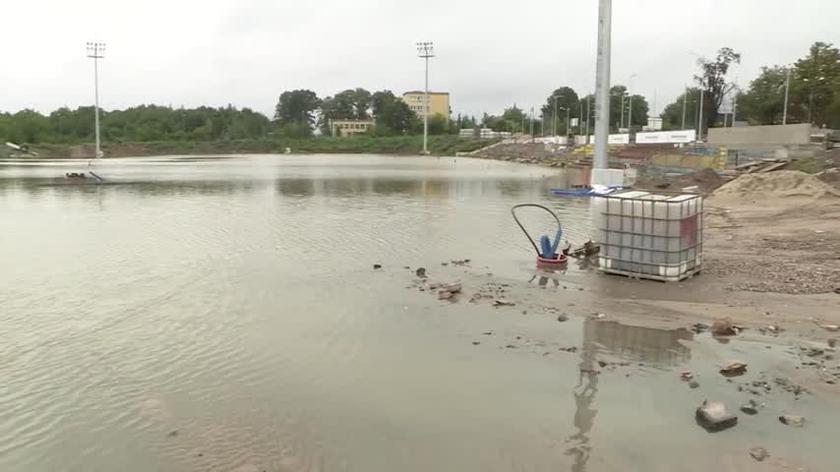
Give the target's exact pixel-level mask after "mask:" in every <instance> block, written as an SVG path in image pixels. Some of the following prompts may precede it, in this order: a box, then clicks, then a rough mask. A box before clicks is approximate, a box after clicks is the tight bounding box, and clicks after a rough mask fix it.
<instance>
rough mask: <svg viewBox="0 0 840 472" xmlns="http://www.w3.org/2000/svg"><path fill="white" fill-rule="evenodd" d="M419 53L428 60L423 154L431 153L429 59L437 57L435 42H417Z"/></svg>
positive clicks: (424, 100)
mask: <svg viewBox="0 0 840 472" xmlns="http://www.w3.org/2000/svg"><path fill="white" fill-rule="evenodd" d="M417 53H418V56H420V57H421V58H422V59H423V60H425V61H426V88H425V89H424V90H425V91H424V93H423V102H424V104H423V154H424V155H425V154H428V153H429V59H430V58H432V57H435V45H434V43H432V42H430V41H427V42H420V43H417Z"/></svg>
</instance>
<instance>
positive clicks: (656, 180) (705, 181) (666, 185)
mask: <svg viewBox="0 0 840 472" xmlns="http://www.w3.org/2000/svg"><path fill="white" fill-rule="evenodd" d="M724 182H725V181H724V180H723V178H722V177H721V176H720V175H718V173H717V172H715V171H714V170H712V169H702V170H698V171H695V172H690V173H688V174H683V175H680V176H664V175H646V176H642V177H640V178H639V179H638V180H637V181H636V183H635V184H633V188H637V189H642V190H648V191H651V192H656V191H657V190H665V191H668V192H679V191H681V190H682V189H683V188H686V187H694V186H697V187H699V189H700V193H703V194H708V193H711V192H712V191H714V190H715V189H716V188H718V187H720V186H721V185H723V183H724Z"/></svg>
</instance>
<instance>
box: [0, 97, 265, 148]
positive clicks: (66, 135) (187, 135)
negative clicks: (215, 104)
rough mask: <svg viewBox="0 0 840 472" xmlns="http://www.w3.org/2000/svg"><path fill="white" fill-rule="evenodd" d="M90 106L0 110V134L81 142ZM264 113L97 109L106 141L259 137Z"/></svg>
mask: <svg viewBox="0 0 840 472" xmlns="http://www.w3.org/2000/svg"><path fill="white" fill-rule="evenodd" d="M93 123H94V108H93V107H79V108H76V109H75V110H71V109H69V108H66V107H62V108H59V109H58V110H55V111H53V112H52V113H50V114H48V115H43V114H41V113H38V112H36V111H33V110H22V111H19V112H17V113H14V114H11V113H0V139H5V140H6V141H12V142H16V143H30V144H38V143H81V142H90V141H92V140H93V139H94V132H95V131H94V125H93ZM270 129H271V123H270V121H269V120H268V118H266V117H265V115H263V114H261V113H258V112H255V111H253V110H251V109H249V108H242V109H237V108H235V107H233V106H227V107H223V108H212V107H199V108H192V109H186V108H171V107H163V106H156V105H141V106H137V107H131V108H127V109H125V110H113V111H105V110H100V132H101V135H102V139H103V140H105V141H109V142H147V141H219V140H236V139H252V138H259V137H264V136H266V134H267V133H268V132H269V131H270Z"/></svg>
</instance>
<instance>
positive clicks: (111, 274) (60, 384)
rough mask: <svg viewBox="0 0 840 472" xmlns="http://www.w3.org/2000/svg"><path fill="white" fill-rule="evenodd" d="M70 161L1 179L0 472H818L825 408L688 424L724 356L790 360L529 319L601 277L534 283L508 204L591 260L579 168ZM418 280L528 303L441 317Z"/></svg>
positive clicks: (811, 402)
mask: <svg viewBox="0 0 840 472" xmlns="http://www.w3.org/2000/svg"><path fill="white" fill-rule="evenodd" d="M86 167H87V164H86V162H83V161H72V162H71V161H50V162H48V163H45V162H26V163H21V162H13V163H6V164H2V163H0V261H2V268H3V270H2V271H0V287H2V288H0V309H1V310H2V314H0V470H3V471H61V470H67V471H97V470H103V471H105V470H124V471H130V472H133V471H149V470H161V471H197V470H201V471H205V470H210V471H237V472H246V471H247V472H252V471H397V470H399V471H432V470H440V471H444V470H453V471H455V470H457V471H509V470H515V471H544V470H545V471H548V470H551V471H557V470H573V471H581V472H582V471H615V470H645V471H660V470H661V471H670V470H677V469H679V470H692V471H693V470H697V471H701V470H709V469H715V468H716V469H723V470H752V469H751V468H752V467H757V463H755V462H754V461H753V460H752V459H751V458H750V457H749V456H748V455H747V454H746V451H747V450H748V449H749V447H752V446H756V445H761V446H764V447H767V449H768V450H770V452H771V455H772V456H773V457H784V458H785V460H786V461H788V462H789V463H791V464H796V465H798V464H803V465H806V466H808V467H811V468H812V469H811V470H833V466H835V465H836V462H835V461H833V457H832V455H831V454H829V452H830V451H829V444H832V443H833V442H834V440H835V439H834V436H835V433H836V425H838V424H840V408H837V407H838V406H840V405H838V404H837V402H836V401H835V400H833V399H831V398H825V397H822V396H820V395H816V394H815V395H807V396H803V397H800V398H799V399H797V398H795V397H794V396H793V395H791V394H789V393H787V392H782V391H777V390H778V389H777V390H774V391H773V393H772V395H769V394H768V396H767V397H766V398H763V399H762V401H764V402H767V403H768V406H767V409H768V413H766V414H765V413H761V414H759V415H757V416H756V417H751V418H742V419H741V423H740V424H739V425H738V427H737V428H735V429H733V430H729V431H726V432H722V433H717V434H714V435H711V434H709V433H706V432H705V431H704V430H702V429H700V428H699V427H698V426H697V425H696V424H694V420H693V415H694V408H695V407H696V405H697V404H699V402H701V401H702V400H703V399H704V398H707V397H709V396H711V397H714V398H713V399H719V400H724V401H726V402H727V404H728V405H730V407H731V408H733V409H734V408H737V406H738V402H739V401H740V402H741V403H743V399H744V395H743V394H742V393H741V392H738V391H737V390H736V389H735V385H736V384H734V383H728V382H726V381H725V379H723V378H722V377H721V376H720V375H718V374H717V372H716V370H715V369H716V363H720V362H723V361H724V360H726V359H727V358H730V357H735V358H738V359H741V360H745V361H748V362H749V363H750V372H754V373H755V374H757V373H758V372H760V371H765V370H766V371H770V370H774V369H777V368H778V367H779V366H780V365H781V366H787V367H789V368H790V369H793V367H792V366H793V365H794V364H795V359H794V358H793V356H791V353H790V349H789V348H787V347H785V346H782V345H777V344H773V343H771V342H769V341H766V340H754V341H752V342H743V343H737V344H736V343H730V344H727V345H720V344H718V343H717V342H715V341H713V340H712V339H711V338H710V337H708V336H707V335H694V334H693V333H691V332H689V331H687V330H682V329H672V330H663V329H653V328H649V327H641V326H629V325H625V324H620V323H618V322H616V321H612V320H594V319H590V318H588V317H586V316H572V317H571V319H570V320H569V321H567V322H565V323H558V322H557V321H556V314H552V313H553V312H550V311H545V310H550V308H551V307H553V306H557V307H559V308H560V310H561V311H566V310H567V308H565V306H566V304H569V303H568V302H569V301H570V300H572V299H573V298H572V297H574V299H576V300H579V299H581V298H585V297H589V296H595V295H592V294H591V292H589V291H585V292H578V291H577V290H574V295H571V290H563V289H562V288H561V285H562V286H563V287H566V286H568V288H569V289H574V288H578V287H580V288H582V287H584V286H585V285H586V284H587V283H588V281H591V280H592V279H593V278H594V277H596V276H595V275H593V274H591V273H590V272H588V271H586V270H581V269H577V268H572V269H570V270H569V271H568V273H565V274H562V275H557V276H553V277H545V276H543V275H541V274H535V273H534V271H533V253H532V252H529V251H531V249H530V245H529V244H528V242H527V240H526V239H525V238H524V237H523V236H522V234H521V233H520V232H519V229H518V228H517V227H516V226H515V225H514V224H513V221H512V219H511V218H510V213H509V210H510V207H511V206H512V205H514V204H516V203H522V202H538V203H543V204H547V205H549V206H551V207H552V208H553V209H555V210H556V211H557V212H558V213H559V215H560V217H561V219H562V220H563V221H564V223H566V224H568V225H569V227H568V228H565V230H566V235H567V237H568V238H569V239H570V240H571V241H572V242H573V243H576V244H579V243H581V242H583V241H585V240H586V239H587V238H588V237H589V234H590V232H591V231H590V228H589V223H588V221H589V217H588V215H589V207H588V202H586V201H585V200H584V201H581V200H564V199H556V198H551V197H548V196H547V190H548V189H549V188H552V187H556V186H567V185H569V183H570V182H572V181H574V180H575V176H574V175H573V174H560V175H558V174H556V171H553V170H548V169H542V168H535V167H529V166H519V165H514V164H509V163H502V162H492V161H483V160H472V159H463V158H457V159H455V158H413V157H412V158H408V157H383V156H252V157H236V158H206V159H197V158H154V159H152V158H149V159H113V160H107V161H105V162H101V163H96V164H95V170H96V172H97V173H98V174H100V175H102V176H103V177H105V178H106V180H107V182H106V184H105V185H83V184H75V183H69V182H67V181H66V180H64V179H63V178H61V176H63V175H64V173H65V172H78V171H84V170H86ZM533 218H538V217H536V216H534V217H533ZM532 221H536V220H532ZM535 224H537V225H542V226H543V227H545V221H542V222H538V223H535ZM465 258H469V259H471V262H470V263H469V264H468V265H467V266H454V265H453V264H449V265H446V266H443V265H441V263H442V262H446V261H451V260H456V259H465ZM373 264H382V265H383V268H382V269H381V270H373V267H372V266H373ZM419 266H424V267H426V268H427V269H428V272H429V275H430V277H431V278H433V279H434V278H440V279H447V280H454V279H455V278H460V279H462V280H464V281H465V283H466V282H470V283H472V284H473V285H474V286H477V285H479V284H480V283H483V281H487V280H494V281H496V282H498V281H503V282H504V283H506V284H508V285H509V286H510V288H509V289H510V290H522V291H523V292H524V293H531V292H533V293H534V300H540V302H539V303H538V304H536V302H535V305H534V307H530V306H529V307H528V310H523V308H525V307H524V306H516V307H505V308H499V309H496V308H493V307H491V306H490V305H489V304H486V303H484V304H482V303H477V304H471V303H467V302H466V300H463V301H461V302H458V303H451V302H447V301H438V300H437V299H436V298H435V297H434V296H431V295H430V294H429V293H426V292H420V291H418V290H417V289H416V288H415V287H414V285H413V283H414V282H413V281H414V279H415V277H414V275H413V271H414V269H415V268H416V267H419ZM405 267H410V269H406V268H405ZM465 267H466V268H465ZM490 273H492V274H493V275H492V276H490V275H488V274H490ZM535 276H538V277H535ZM541 287H543V288H541ZM538 305H539V307H542V308H539V309H538ZM570 305H571V304H570ZM571 310H573V308H572V309H571ZM522 311H526V314H522V313H521V312H522ZM568 347H575V348H576V350H574V349H573V350H572V351H574V352H568V351H567V350H566V348H568ZM599 361H601V362H602V363H605V364H604V365H600V364H598V362H599ZM682 369H691V370H692V371H693V372H695V373H696V374H697V375H698V378H699V379H700V381H701V385H702V386H703V388H701V389H697V390H691V389H689V388H688V387H687V385H686V384H685V383H682V382H680V381H679V380H678V377H679V372H680V371H681V370H682ZM594 371H600V372H599V373H597V374H596V373H594ZM581 372H584V373H581ZM750 380H752V378H750ZM771 409H772V410H773V411H774V412H775V411H777V410H790V411H789V412H790V413H798V414H803V415H805V416H806V417H808V418H809V423H808V425H807V427H806V428H803V429H793V428H788V427H785V426H782V425H780V424H779V423H778V421H777V420H776V418H775V416H774V415H775V414H774V413H773V414H771V413H769V410H771ZM811 418H813V421H810V419H811Z"/></svg>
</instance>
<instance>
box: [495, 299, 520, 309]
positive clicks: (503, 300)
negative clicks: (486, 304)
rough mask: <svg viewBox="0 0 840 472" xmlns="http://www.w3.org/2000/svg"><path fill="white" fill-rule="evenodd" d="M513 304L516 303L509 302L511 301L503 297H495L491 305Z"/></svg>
mask: <svg viewBox="0 0 840 472" xmlns="http://www.w3.org/2000/svg"><path fill="white" fill-rule="evenodd" d="M514 305H516V303H513V302H511V301H508V300H505V299H503V298H497V299H495V300H493V306H495V307H500V306H514Z"/></svg>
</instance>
